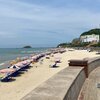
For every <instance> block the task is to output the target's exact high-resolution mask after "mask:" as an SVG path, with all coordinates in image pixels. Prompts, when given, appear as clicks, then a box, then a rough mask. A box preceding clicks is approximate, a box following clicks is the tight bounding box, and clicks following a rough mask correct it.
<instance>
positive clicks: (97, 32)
mask: <svg viewBox="0 0 100 100" xmlns="http://www.w3.org/2000/svg"><path fill="white" fill-rule="evenodd" d="M91 34H96V35H100V29H97V28H96V29H91V30H89V31H87V32H84V33H82V34H81V36H83V35H91Z"/></svg>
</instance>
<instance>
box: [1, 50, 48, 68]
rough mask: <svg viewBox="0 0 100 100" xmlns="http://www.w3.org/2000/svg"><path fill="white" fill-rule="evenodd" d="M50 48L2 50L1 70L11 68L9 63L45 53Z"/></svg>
mask: <svg viewBox="0 0 100 100" xmlns="http://www.w3.org/2000/svg"><path fill="white" fill-rule="evenodd" d="M48 49H50V48H0V69H2V68H6V67H8V66H9V61H11V60H14V59H16V58H20V57H26V56H27V57H29V56H30V55H32V54H37V53H41V52H45V51H47V50H48Z"/></svg>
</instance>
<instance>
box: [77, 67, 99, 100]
mask: <svg viewBox="0 0 100 100" xmlns="http://www.w3.org/2000/svg"><path fill="white" fill-rule="evenodd" d="M97 84H99V86H100V67H98V68H96V69H95V70H94V71H92V72H91V74H90V75H89V77H88V78H87V79H86V81H85V83H84V85H83V88H82V90H81V93H80V95H79V99H78V100H100V87H99V88H98V87H97Z"/></svg>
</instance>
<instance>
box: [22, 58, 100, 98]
mask: <svg viewBox="0 0 100 100" xmlns="http://www.w3.org/2000/svg"><path fill="white" fill-rule="evenodd" d="M85 60H88V63H87V65H88V66H87V72H88V75H89V74H90V72H91V71H93V70H94V69H95V68H97V67H99V66H100V57H96V58H93V59H85ZM85 70H86V69H85V67H81V66H69V67H67V68H65V69H63V70H62V71H60V72H58V73H57V74H56V75H54V76H53V77H52V78H50V79H48V80H47V81H46V82H44V83H43V84H41V85H40V86H39V87H37V88H35V89H34V90H33V91H31V92H30V93H29V94H27V95H26V96H25V97H23V98H22V100H77V98H78V95H79V93H80V90H81V88H82V85H83V83H84V81H85V79H86V72H85Z"/></svg>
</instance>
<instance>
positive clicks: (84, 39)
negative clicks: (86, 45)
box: [80, 34, 99, 42]
mask: <svg viewBox="0 0 100 100" xmlns="http://www.w3.org/2000/svg"><path fill="white" fill-rule="evenodd" d="M80 40H81V41H82V42H99V35H95V34H91V35H83V36H81V37H80Z"/></svg>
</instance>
